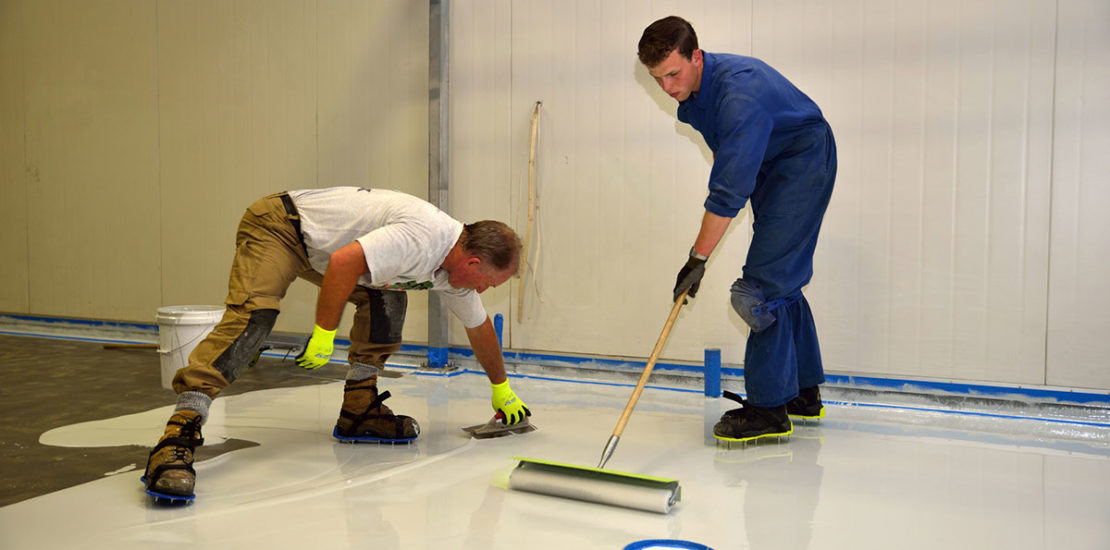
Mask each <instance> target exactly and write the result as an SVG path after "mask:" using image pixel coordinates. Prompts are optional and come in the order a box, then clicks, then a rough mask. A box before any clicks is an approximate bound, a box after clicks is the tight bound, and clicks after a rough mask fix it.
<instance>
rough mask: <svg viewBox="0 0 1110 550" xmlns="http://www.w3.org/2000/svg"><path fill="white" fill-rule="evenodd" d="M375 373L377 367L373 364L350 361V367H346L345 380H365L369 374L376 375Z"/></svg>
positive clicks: (376, 372)
mask: <svg viewBox="0 0 1110 550" xmlns="http://www.w3.org/2000/svg"><path fill="white" fill-rule="evenodd" d="M377 374H378V367H375V366H374V365H367V364H366V363H359V362H357V361H351V368H349V369H347V381H348V382H358V381H360V380H366V379H367V378H370V377H371V376H376V375H377Z"/></svg>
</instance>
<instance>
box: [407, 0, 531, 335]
mask: <svg viewBox="0 0 1110 550" xmlns="http://www.w3.org/2000/svg"><path fill="white" fill-rule="evenodd" d="M509 7H510V3H509V2H508V1H507V0H506V1H497V2H488V1H487V2H472V3H463V2H451V4H450V9H451V22H450V41H451V51H450V53H449V54H448V58H449V63H450V69H449V70H450V76H449V79H450V92H449V94H450V123H449V124H450V141H449V143H450V146H449V149H450V151H449V155H450V164H451V167H450V168H451V174H450V178H449V179H448V184H449V185H450V197H449V199H448V200H449V203H450V211H451V214H452V215H453V216H454V217H455V218H456V219H458V220H460V221H462V222H464V223H471V222H475V221H478V220H484V219H493V220H498V221H501V222H504V223H507V224H509V225H510V226H514V223H513V220H512V207H511V204H512V200H513V197H512V192H513V190H514V185H516V184H519V183H520V182H521V181H525V182H526V173H524V172H521V173H514V172H512V158H511V155H512V153H513V150H512V143H513V140H514V139H518V138H520V137H521V136H523V139H525V140H526V141H525V143H527V139H528V124H529V120H528V118H527V117H528V116H529V113H517V114H519V115H520V116H514V112H515V111H514V109H512V106H511V104H510V102H511V98H512V94H511V89H510V88H509V82H510V71H511V70H512V64H511V56H512V53H513V50H512V36H513V31H512V21H511V14H512V10H511V9H509ZM525 147H527V145H525ZM525 154H527V149H525ZM514 227H515V226H514ZM523 234H524V232H523V230H521V235H522V237H523ZM515 288H516V287H515V285H513V284H512V283H507V284H504V285H501V286H500V287H499V288H492V289H488V290H486V291H485V292H484V293H483V294H482V302H483V304H484V305H485V307H486V311H487V312H488V313H489V315H490V318H493V317H494V316H496V315H497V314H501V315H502V317H503V319H504V325H503V326H504V333H503V335H504V343H505V345H506V347H507V346H508V345H509V340H510V339H511V334H512V331H513V328H514V324H513V323H512V319H513V314H512V313H511V311H510V310H512V301H511V298H510V296H511V295H513V296H515V294H513V293H514V292H515ZM425 324H426V323H425ZM448 327H449V329H450V331H451V338H450V340H451V343H452V344H456V345H460V344H461V345H469V342H468V341H467V338H466V334H465V332H464V331H463V329H462V324H461V323H459V322H457V321H455V320H453V319H452V320H451V321H450V322H449V324H448Z"/></svg>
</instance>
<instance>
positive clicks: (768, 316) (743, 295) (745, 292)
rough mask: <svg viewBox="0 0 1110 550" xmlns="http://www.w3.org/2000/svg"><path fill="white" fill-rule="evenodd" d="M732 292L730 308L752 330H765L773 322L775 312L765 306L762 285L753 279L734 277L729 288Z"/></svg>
mask: <svg viewBox="0 0 1110 550" xmlns="http://www.w3.org/2000/svg"><path fill="white" fill-rule="evenodd" d="M729 292H730V293H731V294H732V309H734V310H736V313H739V314H740V318H741V319H743V320H744V322H745V323H747V324H748V326H749V327H751V329H752V332H760V331H763V330H766V329H767V327H769V326H771V325H773V324H775V312H774V310H773V309H770V308H768V307H767V303H766V301H765V299H764V297H763V287H761V286H760V285H759V283H757V282H755V281H748V280H745V279H744V278H743V277H741V278H739V279H736V282H734V283H732V288H730V289H729Z"/></svg>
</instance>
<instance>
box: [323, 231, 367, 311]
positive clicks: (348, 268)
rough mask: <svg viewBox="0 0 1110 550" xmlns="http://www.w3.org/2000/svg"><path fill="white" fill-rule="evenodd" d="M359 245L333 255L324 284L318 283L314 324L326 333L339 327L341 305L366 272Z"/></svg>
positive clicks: (356, 244) (337, 251)
mask: <svg viewBox="0 0 1110 550" xmlns="http://www.w3.org/2000/svg"><path fill="white" fill-rule="evenodd" d="M369 272H370V268H368V267H366V256H365V255H364V254H363V252H362V245H360V244H358V242H353V243H351V244H348V245H347V246H344V247H343V248H340V249H339V250H336V251H335V252H332V254H331V258H330V259H329V260H328V269H327V271H325V272H324V282H323V283H321V284H320V294H319V296H318V297H317V298H316V325H317V326H319V327H320V328H323V329H327V330H335V328H336V327H338V326H339V318H340V317H341V316H342V315H343V306H345V305H346V304H347V298H349V297H350V296H351V292H353V291H354V290H355V285H356V284H358V278H359V277H360V276H362V275H363V274H364V273H369Z"/></svg>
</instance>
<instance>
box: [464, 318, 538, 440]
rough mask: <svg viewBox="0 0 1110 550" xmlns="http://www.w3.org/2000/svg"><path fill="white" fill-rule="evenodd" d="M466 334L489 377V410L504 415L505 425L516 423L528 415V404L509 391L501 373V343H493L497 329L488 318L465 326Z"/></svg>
mask: <svg viewBox="0 0 1110 550" xmlns="http://www.w3.org/2000/svg"><path fill="white" fill-rule="evenodd" d="M466 336H467V338H469V339H470V347H471V348H473V349H474V358H475V359H477V360H478V364H480V365H482V369H483V370H485V371H486V376H488V377H489V381H490V386H491V387H492V389H493V395H492V396H491V397H490V403H491V404H492V405H493V410H495V411H497V412H498V413H500V414H501V415H502V416H503V417H504V421H505V423H506V424H516V423H518V422H522V421H523V420H524V419H525V418H527V417H529V416H531V415H532V411H530V410H528V406H527V405H525V404H524V401H521V400H520V398H519V397H517V396H516V394H515V393H513V390H512V388H510V387H509V379H508V377H506V376H505V359H504V358H503V357H502V356H501V345H500V344H498V343H497V332H496V331H495V330H493V323H492V322H490V320H489V317H488V316H487V317H486V322H484V323H482V324H480V325H478V326H476V327H474V328H468V329H466Z"/></svg>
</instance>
